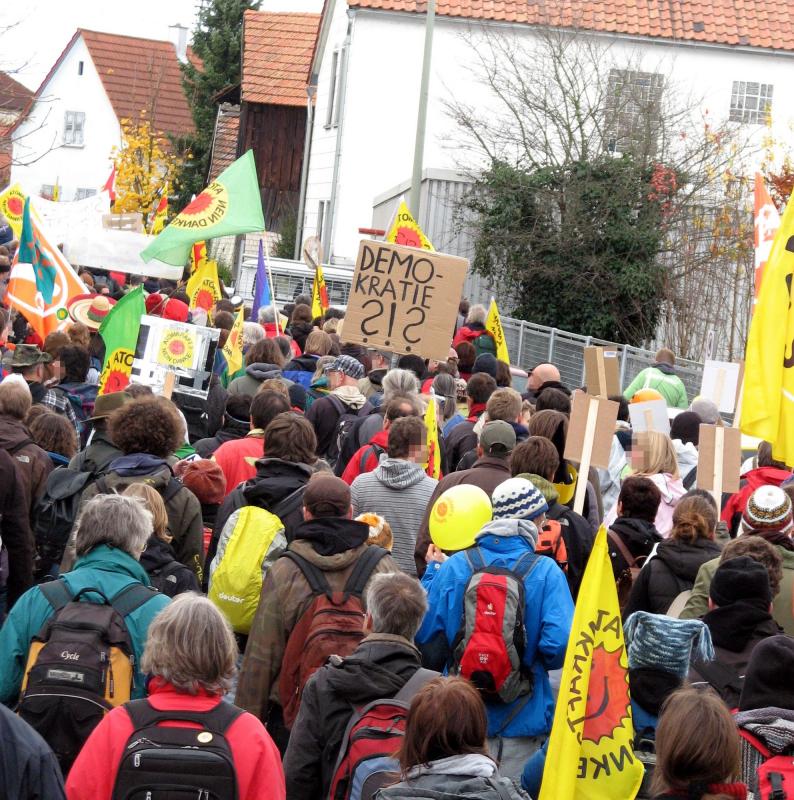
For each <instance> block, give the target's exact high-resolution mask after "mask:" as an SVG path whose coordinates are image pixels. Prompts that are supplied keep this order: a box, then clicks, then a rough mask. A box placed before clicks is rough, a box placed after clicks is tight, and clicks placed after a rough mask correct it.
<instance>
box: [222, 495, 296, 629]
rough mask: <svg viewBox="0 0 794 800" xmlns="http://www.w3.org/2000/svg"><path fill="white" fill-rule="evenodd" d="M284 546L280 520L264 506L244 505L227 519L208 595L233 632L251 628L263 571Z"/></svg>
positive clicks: (263, 575)
mask: <svg viewBox="0 0 794 800" xmlns="http://www.w3.org/2000/svg"><path fill="white" fill-rule="evenodd" d="M286 549H287V537H286V535H285V533H284V525H283V523H282V522H281V520H280V519H279V518H278V517H277V516H276V515H275V514H272V513H271V512H270V511H265V509H264V508H258V507H257V506H243V508H240V509H238V510H237V511H234V512H233V513H232V514H231V515H230V517H229V519H227V520H226V524H225V525H224V526H223V530H222V531H221V536H220V539H219V540H218V549H217V550H216V551H215V558H213V559H212V563H211V564H210V582H209V592H208V593H207V595H208V597H209V599H210V600H212V602H213V603H215V605H216V606H217V607H218V608H219V609H220V610H221V611H222V612H223V614H224V615H225V616H226V619H228V620H229V623H230V624H231V626H232V629H233V630H234V631H235V632H236V633H242V634H245V635H247V634H248V633H249V631H250V630H251V624H252V623H253V621H254V614H255V613H256V608H257V606H258V605H259V595H260V594H261V593H262V582H263V580H264V578H265V573H266V572H267V571H268V570H269V569H270V567H272V566H273V564H274V563H275V562H276V559H277V558H278V557H279V556H280V555H281V554H282V553H283V552H284V551H285V550H286Z"/></svg>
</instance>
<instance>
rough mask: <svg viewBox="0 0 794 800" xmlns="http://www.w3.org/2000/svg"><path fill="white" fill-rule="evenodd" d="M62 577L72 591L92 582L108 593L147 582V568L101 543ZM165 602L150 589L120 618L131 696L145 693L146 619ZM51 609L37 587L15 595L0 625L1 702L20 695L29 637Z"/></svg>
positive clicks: (88, 585)
mask: <svg viewBox="0 0 794 800" xmlns="http://www.w3.org/2000/svg"><path fill="white" fill-rule="evenodd" d="M61 577H63V579H64V580H65V581H66V583H67V585H68V586H69V589H70V590H71V591H72V592H73V593H74V592H77V591H79V590H80V589H84V588H88V587H91V588H95V589H99V591H101V592H102V593H103V594H104V595H105V596H106V597H109V598H113V597H114V596H115V595H117V594H118V593H119V592H120V591H121V590H122V589H124V588H126V587H127V586H129V585H130V584H131V583H136V582H138V583H143V584H145V585H146V586H149V585H150V583H149V576H148V575H147V574H146V570H144V568H143V567H142V566H141V565H140V564H139V563H138V562H137V561H136V560H135V559H134V558H133V557H132V556H130V555H128V554H127V553H125V552H124V551H123V550H118V549H117V548H115V547H111V546H109V545H106V544H103V545H99V547H95V548H94V549H93V550H91V552H89V553H87V554H86V555H84V556H82V557H81V558H79V559H78V560H77V562H76V563H75V565H74V569H73V570H72V571H71V572H67V573H65V574H64V575H62V576H61ZM81 600H82V598H81ZM169 602H170V601H169V599H168V597H166V596H165V595H163V594H155V595H153V597H152V599H151V600H148V601H147V602H146V603H144V604H143V605H142V606H141V607H140V608H137V609H136V610H135V611H133V612H132V613H131V614H130V615H129V616H127V617H126V619H125V622H126V625H127V630H128V631H129V634H130V639H131V640H132V647H133V650H134V653H135V686H134V688H133V692H132V696H133V698H136V697H144V696H145V695H146V692H145V690H144V680H143V674H142V673H141V671H140V663H141V656H142V655H143V646H144V644H145V643H146V632H147V631H148V629H149V625H150V623H151V621H152V620H153V619H154V618H155V616H157V614H158V612H159V611H161V610H162V609H163V608H164V607H165V606H167V605H168V603H169ZM52 613H53V609H52V606H51V605H50V604H49V603H48V602H47V600H46V599H45V598H44V596H43V595H42V593H41V591H40V590H39V587H38V586H34V587H33V588H32V589H28V591H27V592H25V594H23V595H22V597H20V598H19V600H17V602H16V603H15V605H14V607H13V608H12V609H11V611H10V613H9V614H8V617H7V618H6V621H5V624H4V625H3V628H2V630H0V702H2V703H4V704H5V705H7V706H11V705H13V704H14V703H15V702H16V700H17V697H18V695H19V690H20V687H21V686H22V678H23V675H24V671H25V665H26V663H27V658H28V650H29V648H30V642H31V640H32V639H33V637H34V636H35V635H36V634H37V633H38V632H39V631H40V630H41V628H42V626H43V625H44V623H45V622H46V621H47V620H48V619H49V618H50V616H51V615H52Z"/></svg>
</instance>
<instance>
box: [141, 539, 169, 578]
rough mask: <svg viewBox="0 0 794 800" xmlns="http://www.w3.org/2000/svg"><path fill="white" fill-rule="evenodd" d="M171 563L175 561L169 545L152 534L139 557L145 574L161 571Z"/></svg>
mask: <svg viewBox="0 0 794 800" xmlns="http://www.w3.org/2000/svg"><path fill="white" fill-rule="evenodd" d="M172 561H176V555H175V554H174V551H173V549H172V548H171V545H170V544H168V542H164V541H163V540H162V539H158V538H157V537H156V536H155V535H154V534H152V535H151V536H150V537H149V541H148V542H146V549H145V550H144V551H143V554H142V555H141V566H142V567H143V568H144V569H145V570H146V571H147V572H152V571H153V570H155V569H162V568H163V567H164V566H166V565H167V564H170V563H171V562H172Z"/></svg>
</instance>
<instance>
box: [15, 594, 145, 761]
mask: <svg viewBox="0 0 794 800" xmlns="http://www.w3.org/2000/svg"><path fill="white" fill-rule="evenodd" d="M39 591H40V592H41V594H42V595H43V597H44V599H45V600H46V601H47V602H48V603H49V604H50V606H52V608H53V610H54V612H55V613H54V614H53V615H52V616H51V617H50V618H49V619H48V620H47V621H46V622H45V623H44V625H43V627H42V628H41V630H40V631H39V632H38V633H37V634H36V635H35V636H34V637H33V639H32V641H31V643H30V650H29V651H28V660H27V665H26V667H25V674H24V677H23V679H22V691H21V695H20V701H19V708H18V712H19V716H20V717H21V718H22V719H24V720H25V722H27V723H28V724H29V725H30V726H31V727H33V728H34V729H35V730H36V731H38V733H39V734H41V736H42V737H43V738H44V739H45V741H46V742H47V744H49V746H50V747H51V748H52V749H53V751H54V752H55V755H56V756H57V758H58V761H59V762H60V764H61V769H62V770H63V774H64V775H65V774H66V773H67V772H68V770H69V768H70V767H71V765H72V762H73V761H74V759H75V758H76V757H77V754H78V753H79V752H80V748H81V747H82V745H83V743H84V742H85V740H86V739H87V738H88V736H89V734H90V733H91V731H93V730H94V728H95V727H96V726H97V725H98V724H99V722H100V721H101V720H102V718H103V717H104V716H105V714H106V713H107V712H108V711H109V710H110V709H111V708H113V707H114V706H120V705H122V704H124V703H126V702H127V701H128V700H129V699H130V694H131V692H132V689H133V685H134V683H133V681H134V672H135V668H134V662H135V655H134V651H133V647H132V641H131V639H130V634H129V631H128V629H127V626H126V624H125V618H126V617H127V616H129V615H130V614H131V613H132V612H133V611H135V610H136V609H138V608H140V607H141V606H142V605H144V603H146V602H148V601H149V600H151V599H152V597H157V595H158V592H157V591H156V590H155V589H152V588H151V587H149V586H144V585H143V584H142V583H131V584H130V585H129V586H126V587H125V588H124V589H122V590H121V591H120V592H118V594H116V595H115V596H114V597H113V598H111V599H108V598H107V597H106V596H105V594H103V593H102V592H101V591H99V590H98V589H93V588H89V587H86V588H84V589H80V590H79V591H78V592H76V593H74V594H73V593H72V591H71V590H70V589H69V587H68V586H67V585H66V583H65V582H64V581H63V580H56V581H51V582H49V583H44V584H42V585H41V586H39ZM89 593H90V594H94V595H99V596H100V598H101V602H98V603H97V602H94V601H90V602H79V600H80V598H81V597H82V596H83V595H86V594H89Z"/></svg>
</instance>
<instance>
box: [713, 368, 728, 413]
mask: <svg viewBox="0 0 794 800" xmlns="http://www.w3.org/2000/svg"><path fill="white" fill-rule="evenodd" d="M724 389H725V367H721V368H720V369H719V370H717V380H716V381H714V397H712V398H711V399H712V400H713V401H714V402H715V403H716V404H717V406H718V407H719V406H720V405H722V404H721V403H720V400H722V392H723V390H724Z"/></svg>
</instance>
